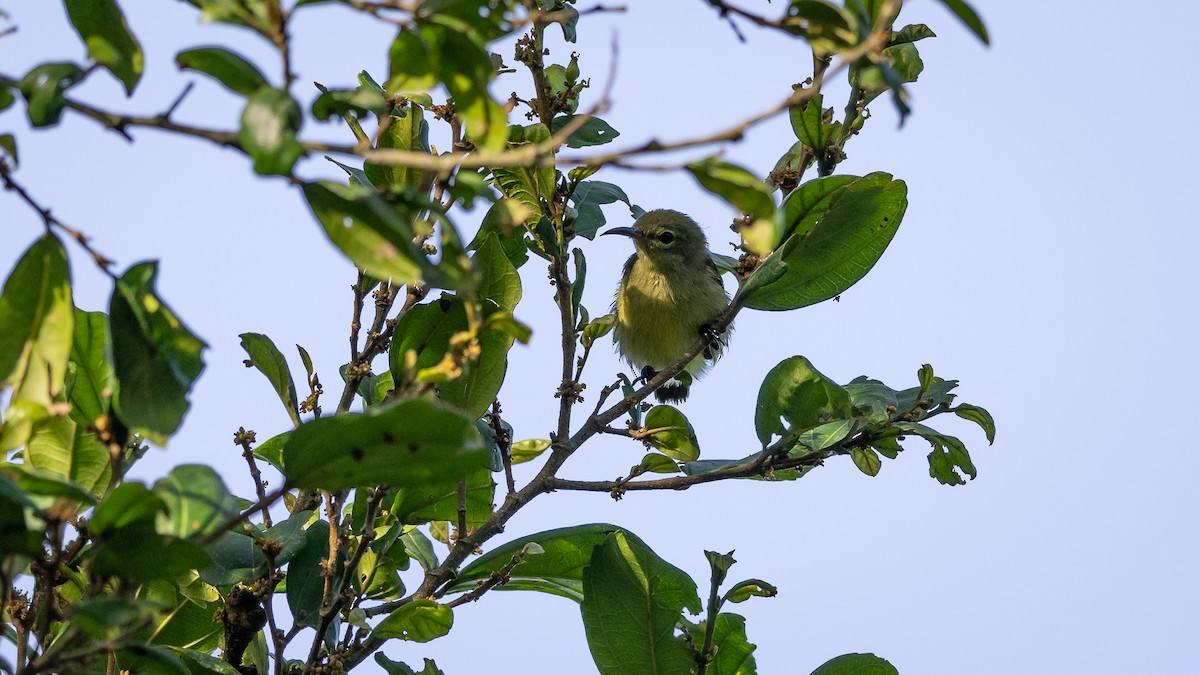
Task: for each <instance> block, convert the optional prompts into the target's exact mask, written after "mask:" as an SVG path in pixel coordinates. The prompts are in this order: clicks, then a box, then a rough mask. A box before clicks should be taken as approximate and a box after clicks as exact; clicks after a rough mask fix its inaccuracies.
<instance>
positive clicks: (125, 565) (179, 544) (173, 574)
mask: <svg viewBox="0 0 1200 675" xmlns="http://www.w3.org/2000/svg"><path fill="white" fill-rule="evenodd" d="M101 506H103V504H102V505H101ZM91 561H92V566H91V571H92V572H93V573H94V574H98V575H101V576H114V577H121V578H124V579H129V580H132V581H139V582H145V581H153V580H163V581H174V580H175V579H176V578H177V577H179V576H180V575H181V574H184V573H185V572H188V571H189V570H197V569H203V568H204V567H205V566H207V565H208V564H209V557H208V555H207V554H206V553H205V552H204V549H203V548H201V547H200V545H199V544H195V543H192V542H190V541H187V540H185V539H179V538H176V537H168V536H163V535H161V534H159V533H157V532H155V531H154V524H153V523H145V522H138V523H133V524H131V525H127V526H124V527H120V528H118V529H116V530H115V531H113V532H112V533H111V534H107V535H105V536H104V537H103V538H102V540H101V541H100V543H99V544H97V545H96V546H95V547H94V548H93V549H92V553H91Z"/></svg>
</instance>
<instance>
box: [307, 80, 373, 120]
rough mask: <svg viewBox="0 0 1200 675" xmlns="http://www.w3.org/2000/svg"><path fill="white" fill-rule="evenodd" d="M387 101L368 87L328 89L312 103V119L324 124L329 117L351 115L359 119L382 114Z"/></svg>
mask: <svg viewBox="0 0 1200 675" xmlns="http://www.w3.org/2000/svg"><path fill="white" fill-rule="evenodd" d="M386 108H387V101H386V100H385V99H384V98H383V93H382V92H380V91H378V90H376V89H372V88H370V87H358V88H357V89H329V90H327V91H322V92H321V94H320V95H319V96H317V98H316V99H314V100H313V103H312V107H311V110H312V114H313V117H315V118H317V119H318V120H320V121H322V122H324V121H325V120H327V119H329V118H330V117H334V116H338V117H345V116H346V115H353V116H355V117H357V118H359V119H361V118H363V117H365V116H367V115H369V114H372V113H374V114H377V115H378V114H383V113H385V112H387V111H386Z"/></svg>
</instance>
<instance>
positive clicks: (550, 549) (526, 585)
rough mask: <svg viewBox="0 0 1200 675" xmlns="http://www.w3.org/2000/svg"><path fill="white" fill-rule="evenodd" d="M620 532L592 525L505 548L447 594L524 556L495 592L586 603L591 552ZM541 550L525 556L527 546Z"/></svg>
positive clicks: (467, 571)
mask: <svg viewBox="0 0 1200 675" xmlns="http://www.w3.org/2000/svg"><path fill="white" fill-rule="evenodd" d="M617 531H620V528H618V527H617V526H616V525H609V524H607V523H593V524H589V525H577V526H575V527H564V528H559V529H555V530H547V531H545V532H538V533H536V534H531V535H528V536H525V537H521V538H519V539H516V540H513V541H510V542H508V543H506V544H503V545H501V546H499V547H497V548H495V549H492V550H491V551H488V552H487V553H484V554H483V555H482V556H480V557H479V558H476V559H475V560H474V561H473V562H471V563H470V564H469V565H467V566H466V567H464V568H463V569H462V570H461V571H460V572H459V575H458V577H456V578H455V580H454V583H453V584H451V586H450V587H449V589H447V591H446V592H447V593H462V592H466V591H470V590H472V589H473V588H475V585H476V584H477V583H479V582H480V581H483V580H484V579H487V578H488V577H490V576H491V574H492V573H493V572H497V571H499V570H500V569H502V568H503V567H505V566H506V565H508V564H509V563H510V562H512V559H513V556H516V555H521V556H522V559H521V563H520V564H519V565H517V566H516V567H514V568H513V570H512V572H511V573H510V576H509V582H508V583H507V584H505V585H503V586H497V587H496V588H495V589H494V590H498V591H499V590H504V591H540V592H542V593H549V594H551V595H557V596H560V597H564V598H568V599H571V600H574V601H575V602H580V601H581V600H582V599H583V569H584V567H586V566H587V564H588V561H589V560H591V558H592V550H593V549H594V548H595V547H596V546H599V545H600V544H602V543H603V542H604V541H605V540H606V539H607V538H608V536H609V535H610V534H612V533H613V532H617ZM625 536H626V538H627V539H629V540H631V541H635V542H636V543H635V547H638V548H646V545H645V543H643V542H642V541H641V540H640V539H638V538H637V537H636V536H635V535H633V534H631V533H628V532H626V533H625ZM531 545H536V546H538V547H539V548H541V549H542V553H540V554H538V555H525V554H524V553H522V552H523V551H528V549H526V546H531Z"/></svg>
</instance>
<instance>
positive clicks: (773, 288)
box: [743, 173, 908, 310]
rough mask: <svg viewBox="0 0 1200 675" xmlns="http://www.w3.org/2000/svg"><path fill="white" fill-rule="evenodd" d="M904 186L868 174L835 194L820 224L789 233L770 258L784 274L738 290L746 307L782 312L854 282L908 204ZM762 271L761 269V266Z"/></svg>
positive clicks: (883, 176) (888, 240)
mask: <svg viewBox="0 0 1200 675" xmlns="http://www.w3.org/2000/svg"><path fill="white" fill-rule="evenodd" d="M907 192H908V188H907V186H906V185H905V184H904V182H903V181H898V180H892V177H891V175H889V174H885V173H874V174H870V175H869V176H866V177H864V178H862V179H860V180H858V181H855V182H854V183H852V184H850V185H848V186H846V187H845V188H844V189H843V190H840V191H839V192H838V194H837V195H836V196H835V197H834V198H833V199H831V200H830V204H829V208H828V210H827V211H826V212H825V213H824V215H823V217H821V219H820V221H819V222H818V223H817V224H816V225H815V226H813V228H812V229H811V230H810V231H809V232H808V233H806V234H803V235H802V234H799V233H797V234H794V235H792V237H794V238H796V239H797V241H796V243H795V244H794V245H792V246H789V244H790V242H791V241H792V238H789V239H788V241H787V242H785V244H784V248H785V249H787V250H786V252H785V251H784V250H783V249H781V250H780V251H779V253H777V254H776V255H780V256H781V257H782V260H783V262H785V263H786V264H787V270H786V271H785V272H784V274H783V275H781V276H780V277H779V278H778V279H776V280H775V281H773V282H771V283H770V284H766V285H764V286H763V287H759V288H757V289H756V290H754V292H753V293H751V292H749V291H745V292H744V294H743V295H744V297H745V301H746V306H747V307H752V308H754V309H765V310H786V309H796V308H799V307H806V306H808V305H812V304H816V303H818V302H822V301H824V300H828V299H830V298H832V297H834V296H836V295H838V294H840V293H842V292H843V291H845V290H846V289H848V288H850V287H851V286H853V285H854V284H855V283H857V282H858V280H859V279H861V278H862V277H863V276H865V275H866V273H867V272H868V271H869V270H870V269H871V267H873V266H874V265H875V262H876V261H878V260H879V257H880V256H882V255H883V251H884V249H886V248H887V246H888V244H889V243H891V240H892V237H893V236H894V235H895V234H896V228H897V227H898V226H899V224H900V220H901V219H902V218H903V217H904V210H905V208H906V207H907V206H908V199H907ZM764 267H765V265H764Z"/></svg>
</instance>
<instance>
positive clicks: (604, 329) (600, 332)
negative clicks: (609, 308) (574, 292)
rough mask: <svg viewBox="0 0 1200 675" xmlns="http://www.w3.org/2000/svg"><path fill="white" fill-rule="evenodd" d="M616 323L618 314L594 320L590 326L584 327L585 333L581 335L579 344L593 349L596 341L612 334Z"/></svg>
mask: <svg viewBox="0 0 1200 675" xmlns="http://www.w3.org/2000/svg"><path fill="white" fill-rule="evenodd" d="M616 323H617V315H616V314H605V315H604V316H601V317H598V318H595V319H592V320H591V321H590V322H589V323H588V325H586V326H584V327H583V332H582V333H581V334H580V335H579V342H580V343H581V344H583V346H584V347H591V346H592V344H593V343H595V342H596V340H599V339H600V338H602V337H604V336H605V335H608V334H609V333H611V332H612V329H613V326H615V325H616Z"/></svg>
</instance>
